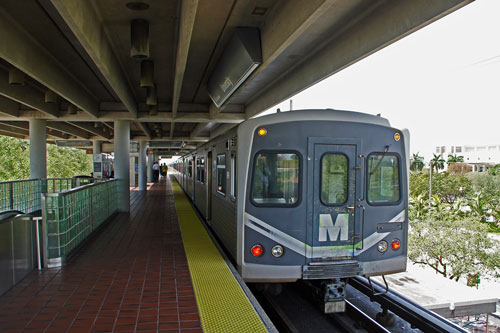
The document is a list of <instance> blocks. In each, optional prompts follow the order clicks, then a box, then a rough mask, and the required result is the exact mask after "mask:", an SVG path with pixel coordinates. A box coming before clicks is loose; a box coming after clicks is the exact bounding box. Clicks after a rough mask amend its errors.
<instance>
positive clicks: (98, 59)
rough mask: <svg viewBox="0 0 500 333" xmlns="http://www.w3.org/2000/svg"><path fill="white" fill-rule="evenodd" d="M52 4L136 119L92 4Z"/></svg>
mask: <svg viewBox="0 0 500 333" xmlns="http://www.w3.org/2000/svg"><path fill="white" fill-rule="evenodd" d="M51 3H52V5H53V6H54V7H55V8H56V10H57V11H58V12H59V15H61V17H62V19H63V20H64V22H66V24H67V25H68V27H69V29H70V30H71V31H72V32H73V34H74V35H75V37H76V39H77V40H78V42H79V43H80V44H81V45H82V47H83V49H84V50H85V52H87V54H88V56H89V57H90V59H91V60H92V61H93V62H94V64H95V66H96V67H97V68H98V70H99V71H100V73H101V74H102V76H103V78H104V79H105V80H106V82H107V83H108V85H109V87H111V89H113V91H114V92H115V93H116V95H117V96H118V98H120V100H121V101H122V103H123V104H124V106H125V107H126V109H127V110H128V112H130V114H131V116H132V118H135V117H137V111H138V110H137V104H136V102H135V98H134V95H133V93H132V90H131V89H130V86H129V85H128V84H127V82H128V81H127V79H126V77H125V75H124V73H123V71H122V68H121V66H120V63H119V62H118V59H117V58H116V56H115V54H114V52H113V49H112V47H111V44H110V42H109V40H108V39H107V37H106V36H107V35H106V34H105V33H104V25H103V23H102V21H101V19H100V18H99V16H98V15H97V13H96V11H95V9H94V8H93V6H92V3H91V2H90V1H74V0H51Z"/></svg>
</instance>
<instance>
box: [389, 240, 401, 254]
mask: <svg viewBox="0 0 500 333" xmlns="http://www.w3.org/2000/svg"><path fill="white" fill-rule="evenodd" d="M391 247H392V249H393V250H394V251H396V250H399V248H400V247H401V241H400V240H399V239H397V238H395V239H394V240H393V241H392V243H391Z"/></svg>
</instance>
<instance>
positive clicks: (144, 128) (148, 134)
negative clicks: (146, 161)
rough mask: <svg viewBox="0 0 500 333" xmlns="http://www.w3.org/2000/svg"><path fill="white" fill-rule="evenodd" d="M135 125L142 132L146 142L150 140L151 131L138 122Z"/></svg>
mask: <svg viewBox="0 0 500 333" xmlns="http://www.w3.org/2000/svg"><path fill="white" fill-rule="evenodd" d="M137 125H138V126H139V128H140V129H141V131H143V132H144V134H145V135H146V137H147V138H148V140H151V138H152V136H151V131H150V130H149V128H148V125H146V124H145V123H141V122H140V121H138V122H137Z"/></svg>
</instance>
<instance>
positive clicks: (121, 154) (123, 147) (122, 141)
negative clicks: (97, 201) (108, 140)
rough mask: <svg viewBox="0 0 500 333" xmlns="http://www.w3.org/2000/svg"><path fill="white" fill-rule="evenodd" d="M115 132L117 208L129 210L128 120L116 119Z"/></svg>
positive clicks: (122, 210)
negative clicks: (118, 183) (117, 187)
mask: <svg viewBox="0 0 500 333" xmlns="http://www.w3.org/2000/svg"><path fill="white" fill-rule="evenodd" d="M114 125H115V126H114V128H115V130H114V134H115V138H114V139H115V178H116V179H119V181H120V185H119V190H118V200H119V201H118V202H119V203H118V205H119V206H118V207H119V208H118V210H119V211H120V212H128V211H130V121H129V120H116V121H115V124H114Z"/></svg>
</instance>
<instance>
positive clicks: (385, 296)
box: [349, 277, 467, 333]
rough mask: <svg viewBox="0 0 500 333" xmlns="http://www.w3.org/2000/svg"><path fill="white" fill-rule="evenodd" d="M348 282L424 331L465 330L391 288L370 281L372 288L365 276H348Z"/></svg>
mask: <svg viewBox="0 0 500 333" xmlns="http://www.w3.org/2000/svg"><path fill="white" fill-rule="evenodd" d="M349 284H350V285H351V286H353V287H354V288H356V289H358V290H359V291H360V292H362V293H363V294H365V295H367V296H368V297H370V298H371V299H372V300H374V301H376V302H377V303H379V304H380V305H381V306H382V308H386V309H387V310H390V311H392V312H394V313H395V314H397V315H398V316H399V317H401V318H402V319H404V320H406V321H407V322H408V323H410V324H412V325H413V326H415V327H417V328H419V329H421V330H422V331H424V332H450V333H452V332H467V331H466V330H464V329H462V328H461V327H459V326H458V325H455V324H453V323H452V322H450V321H448V320H447V319H445V318H443V317H441V316H440V315H438V314H436V313H434V312H432V311H430V310H427V309H425V308H424V307H422V306H420V305H418V304H416V303H414V302H412V301H410V300H408V299H407V298H405V297H404V296H402V295H400V294H398V293H396V292H394V291H391V290H388V291H386V290H385V288H384V287H383V286H381V285H380V284H378V283H376V282H373V281H371V285H372V286H373V289H372V288H371V287H370V283H369V281H368V279H367V278H364V277H354V278H350V279H349ZM374 294H375V295H374Z"/></svg>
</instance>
